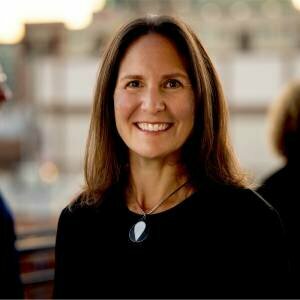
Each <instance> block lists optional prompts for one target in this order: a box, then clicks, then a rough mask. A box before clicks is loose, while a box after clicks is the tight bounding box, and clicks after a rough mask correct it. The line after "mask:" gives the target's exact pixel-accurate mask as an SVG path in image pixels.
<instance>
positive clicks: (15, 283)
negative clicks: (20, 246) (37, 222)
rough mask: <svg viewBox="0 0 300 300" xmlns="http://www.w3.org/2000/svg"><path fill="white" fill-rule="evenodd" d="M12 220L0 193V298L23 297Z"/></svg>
mask: <svg viewBox="0 0 300 300" xmlns="http://www.w3.org/2000/svg"><path fill="white" fill-rule="evenodd" d="M15 240H16V234H15V228H14V220H13V217H12V215H11V212H10V211H9V209H8V207H7V206H6V203H5V200H4V199H3V198H2V196H1V193H0V299H7V298H23V287H22V283H21V279H20V273H19V272H20V269H19V255H18V252H17V249H16V247H15Z"/></svg>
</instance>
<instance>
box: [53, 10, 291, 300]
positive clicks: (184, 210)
mask: <svg viewBox="0 0 300 300" xmlns="http://www.w3.org/2000/svg"><path fill="white" fill-rule="evenodd" d="M227 125H228V124H227V107H226V101H225V97H224V95H223V91H222V87H221V83H220V81H219V79H218V75H217V73H216V71H215V68H214V66H213V64H212V62H211V60H210V58H209V56H208V54H207V53H206V51H205V49H204V48H203V46H202V44H201V42H200V41H199V39H198V38H197V36H196V35H195V33H194V32H193V31H192V30H191V29H190V28H189V26H188V25H186V24H185V23H183V22H182V21H180V20H178V19H177V18H173V17H170V16H147V17H144V18H139V19H136V20H133V21H131V22H129V23H128V24H126V25H124V27H122V28H121V29H120V31H118V32H117V33H116V35H115V36H114V38H113V40H112V41H111V43H110V45H108V48H107V51H106V53H105V54H104V56H103V63H102V66H101V69H100V72H99V74H98V79H97V86H96V92H95V97H94V104H93V111H92V116H91V123H90V130H89V137H88V141H87V148H86V158H85V179H86V185H85V187H84V190H83V191H82V192H81V193H80V195H79V196H78V197H77V198H76V199H75V200H74V201H72V203H71V204H70V205H69V206H67V207H66V208H65V209H64V210H63V211H62V213H61V215H60V218H59V222H58V229H57V239H56V267H55V280H54V297H55V298H206V297H207V298H232V297H241V298H249V297H250V298H252V297H253V298H257V297H259V298H263V297H275V298H277V297H283V296H284V295H285V294H284V289H285V283H284V281H285V278H286V275H287V273H288V263H287V258H286V253H285V244H284V235H283V230H282V227H281V222H280V218H279V215H278V214H277V212H276V210H275V209H274V208H273V207H272V206H271V205H269V204H268V203H267V202H266V201H265V200H264V199H263V198H261V197H260V196H259V195H258V194H257V193H256V192H254V191H253V190H251V189H250V188H248V187H247V186H248V185H247V182H246V178H245V176H244V174H243V172H242V171H241V170H240V168H239V166H238V164H237V162H236V159H235V156H234V154H233V151H232V149H231V146H230V141H229V138H228V133H227Z"/></svg>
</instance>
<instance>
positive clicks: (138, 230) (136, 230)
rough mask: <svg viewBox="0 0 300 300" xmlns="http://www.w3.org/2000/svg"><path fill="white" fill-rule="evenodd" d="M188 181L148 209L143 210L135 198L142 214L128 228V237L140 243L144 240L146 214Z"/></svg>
mask: <svg viewBox="0 0 300 300" xmlns="http://www.w3.org/2000/svg"><path fill="white" fill-rule="evenodd" d="M188 182H189V180H188V181H186V182H185V183H183V184H182V185H180V186H179V187H177V188H176V189H175V190H174V191H173V192H172V193H170V194H169V195H168V196H167V197H166V198H163V199H162V200H161V201H160V202H158V204H156V205H155V206H154V207H153V208H151V209H150V210H148V211H144V210H143V209H142V208H141V206H140V204H139V202H138V201H137V200H136V203H137V204H138V206H139V209H140V210H141V212H142V214H143V216H142V217H141V218H140V219H139V220H138V221H137V222H136V223H135V224H133V225H132V227H131V228H130V230H129V239H130V240H131V241H132V242H134V243H140V242H142V241H144V240H145V239H146V238H147V237H148V234H149V230H148V226H147V223H146V217H147V215H151V214H152V213H153V212H154V211H155V210H156V209H157V208H158V207H159V206H160V205H162V204H163V203H164V202H165V201H166V200H168V199H169V198H170V197H171V196H173V195H174V194H175V193H177V192H178V191H179V190H180V189H182V188H183V187H184V186H185V185H187V184H188Z"/></svg>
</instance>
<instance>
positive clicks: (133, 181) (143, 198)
mask: <svg viewBox="0 0 300 300" xmlns="http://www.w3.org/2000/svg"><path fill="white" fill-rule="evenodd" d="M187 180H188V176H187V173H186V172H185V170H184V168H183V167H182V166H180V165H179V164H176V163H170V162H162V161H150V160H131V161H130V174H129V185H128V187H127V191H126V200H127V205H128V207H129V209H131V210H132V211H135V212H139V213H141V212H142V211H144V212H147V211H150V210H152V209H153V208H154V207H155V206H156V205H157V204H158V203H159V202H160V201H162V200H163V199H165V198H166V197H167V196H168V195H169V194H170V193H172V192H173V191H174V190H175V189H177V188H178V187H179V186H180V185H182V184H183V183H185V182H186V181H187ZM190 190H191V187H189V186H188V185H186V186H184V187H183V188H182V189H180V190H178V192H176V193H175V194H174V195H172V196H171V197H170V198H169V199H166V201H164V202H163V203H162V204H161V205H160V206H159V207H158V208H157V209H156V210H155V212H160V211H163V210H166V209H168V208H170V207H172V206H174V205H176V204H177V203H179V202H181V201H182V200H184V199H185V198H186V197H187V196H188V195H189V194H190ZM141 210H142V211H141ZM155 212H154V213H155Z"/></svg>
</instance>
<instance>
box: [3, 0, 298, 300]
mask: <svg viewBox="0 0 300 300" xmlns="http://www.w3.org/2000/svg"><path fill="white" fill-rule="evenodd" d="M299 9H300V1H297V0H294V1H292V0H82V1H81V0H72V1H71V0H51V1H50V0H0V65H1V66H2V70H3V73H2V75H1V76H2V77H3V78H4V77H6V84H7V87H9V89H10V91H11V97H10V99H9V100H8V101H6V103H5V104H4V105H2V108H1V110H0V189H1V191H2V194H3V195H4V197H5V198H6V200H7V204H8V206H9V207H10V209H11V211H12V213H13V215H14V218H15V222H16V224H15V225H16V231H17V237H18V239H17V247H18V250H19V251H20V254H21V272H22V280H23V283H24V286H25V296H26V298H50V297H51V293H52V280H53V264H54V252H53V249H54V243H55V232H56V225H57V220H58V216H59V213H60V211H61V210H62V208H63V207H64V206H65V205H67V203H69V201H70V199H72V197H73V196H74V195H75V194H76V192H78V191H79V190H80V188H81V185H82V183H83V157H84V148H85V142H86V138H87V132H88V125H89V117H90V111H91V103H92V99H93V92H94V88H95V83H96V74H97V70H98V67H99V65H100V64H101V54H102V52H103V49H104V48H105V45H106V44H107V42H108V41H109V39H110V38H111V36H112V34H113V33H114V32H115V31H116V29H117V28H118V27H119V26H121V25H122V24H123V23H124V22H126V21H128V20H129V19H131V18H133V17H136V16H140V15H144V14H146V13H166V14H173V15H177V16H179V17H181V18H182V19H183V20H185V21H187V22H188V23H189V24H190V25H191V27H192V28H193V29H194V30H195V31H196V32H197V34H198V36H199V37H200V39H201V41H202V42H203V44H204V46H205V47H206V49H207V51H208V53H209V55H210V56H211V58H212V60H213V62H214V63H215V66H216V68H217V70H218V72H219V74H220V77H221V81H222V83H223V87H224V90H225V95H226V97H227V99H228V103H229V108H230V127H231V137H232V141H233V144H234V146H235V149H236V152H237V155H238V158H239V160H240V163H241V165H242V167H244V169H246V170H247V171H248V172H249V174H250V175H251V176H252V178H253V180H254V182H255V183H257V184H259V183H260V182H261V180H262V179H263V178H264V177H265V176H266V175H268V174H269V173H271V172H272V171H273V170H275V169H276V168H277V167H279V166H280V165H281V164H282V161H281V160H280V159H279V158H278V157H276V156H275V154H274V153H273V152H272V150H271V148H270V146H269V142H268V138H267V130H268V122H267V121H268V118H267V111H268V108H269V105H270V104H271V103H272V101H274V100H275V97H276V96H277V95H278V93H279V91H280V90H281V88H282V87H283V86H284V85H285V84H286V83H287V82H288V81H290V80H292V79H295V78H299V77H300V11H299ZM0 73H1V72H0Z"/></svg>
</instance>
